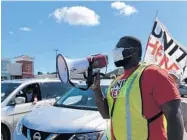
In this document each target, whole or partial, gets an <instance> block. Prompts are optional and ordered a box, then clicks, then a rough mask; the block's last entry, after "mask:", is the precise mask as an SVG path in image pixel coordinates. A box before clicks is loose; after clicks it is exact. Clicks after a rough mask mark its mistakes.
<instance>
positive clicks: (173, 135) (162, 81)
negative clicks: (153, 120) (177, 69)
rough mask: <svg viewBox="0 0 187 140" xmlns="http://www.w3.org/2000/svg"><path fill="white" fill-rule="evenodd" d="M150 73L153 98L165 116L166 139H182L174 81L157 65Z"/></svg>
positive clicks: (179, 103)
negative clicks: (151, 75)
mask: <svg viewBox="0 0 187 140" xmlns="http://www.w3.org/2000/svg"><path fill="white" fill-rule="evenodd" d="M152 74H153V77H154V82H153V98H154V99H155V101H156V102H157V104H158V105H159V106H160V109H161V110H162V111H163V113H164V115H165V117H166V120H167V135H168V140H183V134H184V122H183V118H182V114H181V102H180V99H181V98H180V94H179V90H178V88H177V86H176V83H175V81H174V79H173V78H172V77H171V76H170V75H169V74H168V72H167V71H166V70H163V69H161V68H159V67H158V68H157V70H154V71H152Z"/></svg>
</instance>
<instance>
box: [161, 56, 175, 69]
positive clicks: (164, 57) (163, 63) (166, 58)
mask: <svg viewBox="0 0 187 140" xmlns="http://www.w3.org/2000/svg"><path fill="white" fill-rule="evenodd" d="M168 62H169V58H168V57H167V56H166V55H164V56H163V57H162V59H161V61H160V63H159V65H160V66H163V65H164V68H165V69H167V70H179V67H178V66H177V64H176V63H173V64H171V65H170V66H169V67H168Z"/></svg>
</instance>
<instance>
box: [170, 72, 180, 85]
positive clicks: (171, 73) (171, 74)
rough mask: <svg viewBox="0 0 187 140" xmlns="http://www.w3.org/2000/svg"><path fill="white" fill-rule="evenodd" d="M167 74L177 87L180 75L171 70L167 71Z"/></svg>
mask: <svg viewBox="0 0 187 140" xmlns="http://www.w3.org/2000/svg"><path fill="white" fill-rule="evenodd" d="M169 75H170V76H171V77H172V78H173V80H174V81H175V83H176V84H177V87H179V86H180V83H181V76H180V74H177V73H176V72H173V71H169Z"/></svg>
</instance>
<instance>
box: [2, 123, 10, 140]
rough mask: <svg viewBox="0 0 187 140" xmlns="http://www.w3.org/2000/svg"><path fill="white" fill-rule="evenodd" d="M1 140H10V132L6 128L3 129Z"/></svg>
mask: <svg viewBox="0 0 187 140" xmlns="http://www.w3.org/2000/svg"><path fill="white" fill-rule="evenodd" d="M1 140H9V132H8V130H7V128H5V127H4V126H3V127H2V128H1Z"/></svg>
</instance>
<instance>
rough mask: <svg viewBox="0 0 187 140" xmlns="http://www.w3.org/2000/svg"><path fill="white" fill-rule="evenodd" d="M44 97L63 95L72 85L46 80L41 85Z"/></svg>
mask: <svg viewBox="0 0 187 140" xmlns="http://www.w3.org/2000/svg"><path fill="white" fill-rule="evenodd" d="M40 88H41V92H42V96H43V99H50V98H56V97H60V96H62V95H63V94H64V93H65V92H67V91H68V90H69V89H70V88H71V87H70V85H68V84H62V83H61V82H46V83H42V84H41V85H40Z"/></svg>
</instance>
